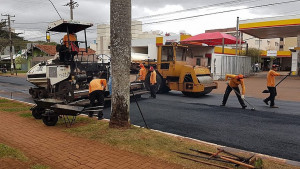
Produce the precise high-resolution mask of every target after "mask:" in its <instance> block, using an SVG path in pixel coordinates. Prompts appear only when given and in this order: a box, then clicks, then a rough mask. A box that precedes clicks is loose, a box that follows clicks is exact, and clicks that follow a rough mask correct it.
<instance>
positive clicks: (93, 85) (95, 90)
mask: <svg viewBox="0 0 300 169" xmlns="http://www.w3.org/2000/svg"><path fill="white" fill-rule="evenodd" d="M105 89H106V79H105V78H104V77H103V73H100V74H99V75H98V77H97V76H95V77H94V79H93V80H92V81H91V82H90V85H89V100H90V106H91V107H94V106H96V105H97V106H104V94H105ZM96 100H97V102H98V103H97V104H96V103H95V101H96ZM93 114H94V112H89V117H93ZM102 118H103V112H102V110H101V111H99V112H98V120H101V119H102Z"/></svg>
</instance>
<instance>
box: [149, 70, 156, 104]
mask: <svg viewBox="0 0 300 169" xmlns="http://www.w3.org/2000/svg"><path fill="white" fill-rule="evenodd" d="M149 71H150V72H151V74H150V93H151V96H150V97H152V98H154V99H155V98H156V71H155V70H154V68H153V67H152V66H150V69H149Z"/></svg>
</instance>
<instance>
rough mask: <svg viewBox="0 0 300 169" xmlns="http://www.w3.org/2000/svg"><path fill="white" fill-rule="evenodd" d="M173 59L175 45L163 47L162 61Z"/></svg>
mask: <svg viewBox="0 0 300 169" xmlns="http://www.w3.org/2000/svg"><path fill="white" fill-rule="evenodd" d="M172 60H173V46H164V47H162V52H161V61H172Z"/></svg>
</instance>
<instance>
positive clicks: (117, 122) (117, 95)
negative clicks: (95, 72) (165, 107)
mask: <svg viewBox="0 0 300 169" xmlns="http://www.w3.org/2000/svg"><path fill="white" fill-rule="evenodd" d="M110 37H111V42H110V43H111V44H110V46H111V66H112V68H111V69H112V100H111V104H112V105H111V106H112V108H111V117H110V123H109V126H110V127H112V128H129V127H130V120H129V106H130V72H129V71H130V62H131V0H111V1H110Z"/></svg>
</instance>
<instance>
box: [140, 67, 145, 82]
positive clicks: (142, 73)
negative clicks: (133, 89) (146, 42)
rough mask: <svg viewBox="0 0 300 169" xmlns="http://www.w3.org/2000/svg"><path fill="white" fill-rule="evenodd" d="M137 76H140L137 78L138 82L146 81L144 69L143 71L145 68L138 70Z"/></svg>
mask: <svg viewBox="0 0 300 169" xmlns="http://www.w3.org/2000/svg"><path fill="white" fill-rule="evenodd" d="M139 75H140V77H139V79H140V80H145V79H146V69H145V67H142V68H141V69H140V73H139Z"/></svg>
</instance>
